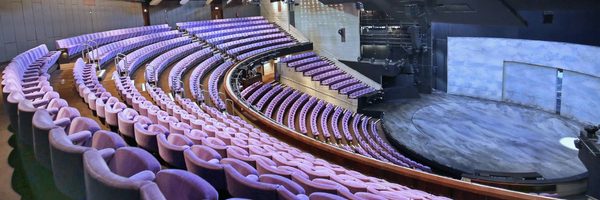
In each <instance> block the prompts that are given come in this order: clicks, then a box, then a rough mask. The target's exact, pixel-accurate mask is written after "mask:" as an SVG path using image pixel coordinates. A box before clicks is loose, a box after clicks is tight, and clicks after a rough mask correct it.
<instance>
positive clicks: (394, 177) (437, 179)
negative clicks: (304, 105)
mask: <svg viewBox="0 0 600 200" xmlns="http://www.w3.org/2000/svg"><path fill="white" fill-rule="evenodd" d="M292 47H293V46H292ZM286 48H291V47H285V48H281V49H286ZM277 50H278V49H276V50H273V51H271V52H265V53H262V54H259V55H255V56H253V57H250V58H247V59H245V60H242V61H240V62H238V63H236V64H235V65H234V66H233V67H231V68H230V69H229V70H228V71H227V73H226V74H225V91H226V92H227V95H228V96H229V97H230V99H232V101H234V102H235V103H236V104H237V105H238V108H239V110H238V112H239V113H241V114H242V115H245V116H247V117H248V118H252V119H257V120H258V122H257V124H258V125H260V126H262V127H263V128H268V129H269V130H272V131H274V132H276V133H278V134H272V135H273V136H276V137H279V138H281V139H282V140H284V141H288V142H292V143H294V144H295V145H297V147H299V148H302V149H303V150H305V151H307V152H312V153H314V154H317V155H318V156H319V157H322V158H325V159H327V160H329V161H332V162H336V163H337V164H341V165H345V166H348V167H349V168H354V169H355V170H357V171H361V172H363V173H365V174H368V175H372V176H375V177H379V178H384V179H386V180H389V181H395V182H398V183H400V184H404V185H406V186H409V187H411V188H415V189H420V190H424V191H426V192H429V193H433V194H439V195H444V196H448V197H452V198H457V199H523V200H525V199H553V198H550V197H543V196H537V195H532V194H526V193H522V192H516V191H510V190H506V189H502V188H495V187H491V186H486V185H481V184H477V183H470V182H466V181H462V180H456V179H452V178H448V177H444V176H440V175H436V174H431V173H427V172H422V171H418V170H414V169H409V168H405V167H400V166H397V165H393V164H390V163H385V162H382V161H379V160H375V159H373V158H367V157H365V156H362V155H358V154H355V153H350V152H346V151H343V150H340V149H338V148H336V147H333V146H331V145H324V144H323V143H321V142H319V141H316V140H314V139H312V138H310V137H308V136H305V135H302V134H296V133H295V132H294V131H293V130H291V129H289V128H288V127H285V126H282V125H280V124H278V123H276V122H273V120H272V119H269V118H267V117H265V116H263V115H262V114H260V112H259V111H257V110H255V109H254V108H253V107H252V106H249V105H248V104H247V103H246V102H245V101H243V100H241V97H240V96H239V92H238V93H236V92H234V88H233V87H232V79H233V73H234V72H235V71H236V70H237V69H238V68H239V67H241V66H244V65H246V64H247V63H249V62H253V60H254V59H256V58H260V57H261V56H264V55H265V54H268V53H273V52H275V51H277ZM259 123H260V124H259ZM284 136H285V137H284Z"/></svg>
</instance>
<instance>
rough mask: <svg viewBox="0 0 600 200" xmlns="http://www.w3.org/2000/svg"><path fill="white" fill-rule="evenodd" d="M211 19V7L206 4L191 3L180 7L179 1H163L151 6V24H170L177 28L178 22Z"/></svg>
mask: <svg viewBox="0 0 600 200" xmlns="http://www.w3.org/2000/svg"><path fill="white" fill-rule="evenodd" d="M208 19H210V6H208V5H206V3H205V2H198V1H190V2H188V3H187V4H185V5H180V4H179V1H162V2H161V3H160V4H158V5H156V6H150V24H153V25H155V24H169V25H171V26H173V27H175V23H177V22H185V21H198V20H208Z"/></svg>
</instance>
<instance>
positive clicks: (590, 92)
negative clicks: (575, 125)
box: [561, 71, 600, 124]
mask: <svg viewBox="0 0 600 200" xmlns="http://www.w3.org/2000/svg"><path fill="white" fill-rule="evenodd" d="M562 83H563V89H562V101H561V114H562V115H564V116H567V117H573V118H576V119H579V120H581V121H583V122H586V123H593V124H599V123H600V77H594V76H590V75H586V74H581V73H577V72H571V71H565V72H564V77H563V82H562Z"/></svg>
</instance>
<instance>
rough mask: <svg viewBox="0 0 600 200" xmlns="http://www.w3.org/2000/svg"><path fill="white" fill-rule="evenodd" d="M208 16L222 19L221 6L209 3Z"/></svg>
mask: <svg viewBox="0 0 600 200" xmlns="http://www.w3.org/2000/svg"><path fill="white" fill-rule="evenodd" d="M210 18H211V19H223V7H222V6H220V5H210Z"/></svg>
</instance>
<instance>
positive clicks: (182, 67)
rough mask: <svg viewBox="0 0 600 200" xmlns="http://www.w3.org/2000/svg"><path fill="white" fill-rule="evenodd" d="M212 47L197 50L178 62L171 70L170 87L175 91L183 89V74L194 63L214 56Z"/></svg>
mask: <svg viewBox="0 0 600 200" xmlns="http://www.w3.org/2000/svg"><path fill="white" fill-rule="evenodd" d="M212 53H213V52H212V49H210V48H205V49H202V50H200V51H196V52H194V53H192V54H190V55H188V56H186V57H185V58H183V59H181V60H180V61H179V62H177V63H176V64H175V65H174V66H173V68H171V71H170V72H169V88H171V90H173V91H179V90H183V85H182V84H180V81H181V80H183V79H182V75H183V73H184V72H186V71H187V70H189V68H190V67H191V66H192V65H196V64H198V63H201V62H203V61H204V60H206V59H208V58H210V57H211V56H212Z"/></svg>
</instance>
